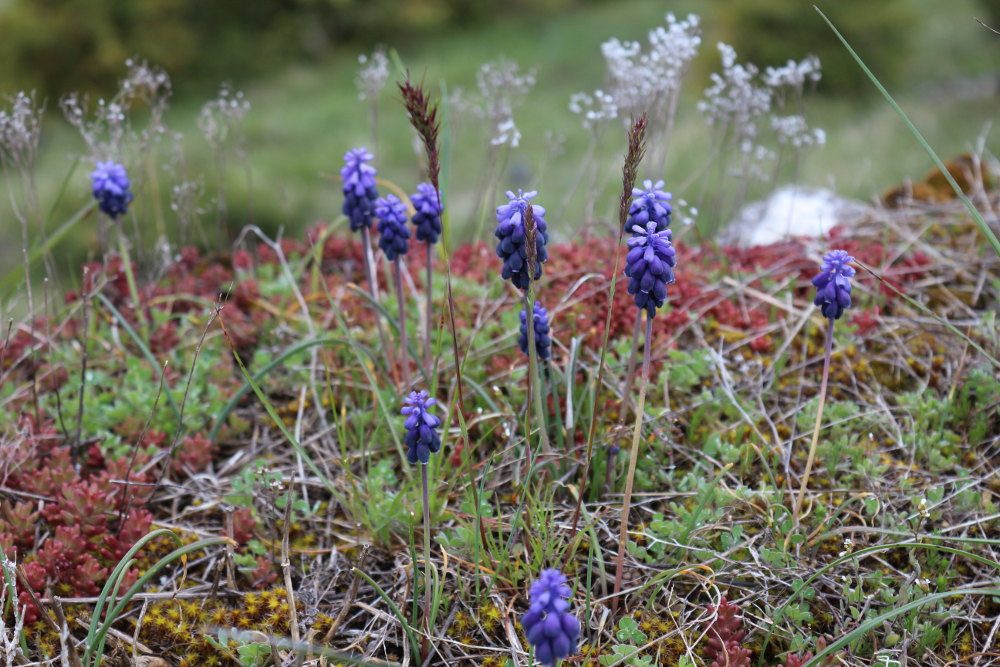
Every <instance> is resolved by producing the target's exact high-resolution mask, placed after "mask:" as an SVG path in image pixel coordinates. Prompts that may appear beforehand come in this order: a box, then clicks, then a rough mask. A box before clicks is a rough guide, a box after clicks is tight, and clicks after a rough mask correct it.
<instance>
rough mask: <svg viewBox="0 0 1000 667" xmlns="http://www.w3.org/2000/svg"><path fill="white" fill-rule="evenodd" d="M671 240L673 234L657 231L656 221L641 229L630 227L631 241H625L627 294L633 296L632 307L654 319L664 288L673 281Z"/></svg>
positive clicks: (667, 231)
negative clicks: (626, 251) (626, 244)
mask: <svg viewBox="0 0 1000 667" xmlns="http://www.w3.org/2000/svg"><path fill="white" fill-rule="evenodd" d="M672 238H673V232H671V231H670V230H669V229H664V230H662V231H657V223H656V221H654V220H650V221H649V222H647V223H646V225H645V227H642V226H640V225H635V226H634V227H632V238H630V239H629V240H628V247H629V251H628V255H627V256H626V258H625V275H626V277H628V279H629V281H628V293H629V294H632V295H633V296H635V305H636V306H638V307H639V308H643V309H645V310H646V313H647V314H648V315H649V317H654V316H655V315H656V309H657V308H660V307H661V306H663V302H664V301H665V300H666V298H667V285H670V284H672V283H673V282H674V267H675V266H677V259H676V257H675V254H676V253H675V251H674V246H673V244H672V243H671V242H670V241H671V239H672Z"/></svg>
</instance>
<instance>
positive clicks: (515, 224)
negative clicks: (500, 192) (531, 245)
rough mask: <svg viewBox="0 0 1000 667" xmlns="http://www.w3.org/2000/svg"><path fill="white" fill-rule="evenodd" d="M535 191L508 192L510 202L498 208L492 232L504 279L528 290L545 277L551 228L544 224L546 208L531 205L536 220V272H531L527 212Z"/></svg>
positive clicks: (535, 193)
mask: <svg viewBox="0 0 1000 667" xmlns="http://www.w3.org/2000/svg"><path fill="white" fill-rule="evenodd" d="M537 194H538V193H537V192H535V191H531V192H522V191H521V190H518V191H517V194H514V192H513V191H511V190H508V191H507V199H509V200H510V201H509V202H508V203H506V204H502V205H501V206H498V207H497V228H496V231H495V232H494V233H493V235H494V236H496V237H497V257H499V258H500V259H502V260H503V269H502V270H501V275H502V276H503V278H504V280H510V281H511V282H512V283H514V286H515V287H517V288H518V289H522V290H526V289H528V283H529V282H531V281H532V280H538V279H539V278H541V277H542V264H543V263H544V262H545V261H547V260H548V258H549V255H548V252H547V251H546V249H545V245H546V244H547V243H548V242H549V234H548V228H547V227H546V225H545V207H543V206H538V205H536V204H532V205H531V213H532V217H533V218H534V220H535V255H536V263H535V275H534V276H530V277H529V275H528V248H527V233H526V231H525V228H524V217H525V211H526V210H527V208H528V203H529V201H530V200H531V198H532V197H534V196H535V195H537Z"/></svg>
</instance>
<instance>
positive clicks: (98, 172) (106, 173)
mask: <svg viewBox="0 0 1000 667" xmlns="http://www.w3.org/2000/svg"><path fill="white" fill-rule="evenodd" d="M90 181H91V183H92V184H93V188H94V199H96V200H97V202H98V204H97V206H98V208H100V209H101V212H103V213H104V214H105V215H106V216H108V217H109V218H111V219H112V220H114V219H115V218H117V217H118V216H119V215H124V213H125V212H126V211H127V210H128V205H129V202H131V201H132V193H131V191H129V188H130V187H131V186H132V183H131V182H130V181H129V179H128V174H127V173H126V172H125V167H124V166H123V165H121V164H119V163H117V162H114V161H112V160H108V161H107V162H98V163H97V168H96V169H94V171H92V172H91V173H90Z"/></svg>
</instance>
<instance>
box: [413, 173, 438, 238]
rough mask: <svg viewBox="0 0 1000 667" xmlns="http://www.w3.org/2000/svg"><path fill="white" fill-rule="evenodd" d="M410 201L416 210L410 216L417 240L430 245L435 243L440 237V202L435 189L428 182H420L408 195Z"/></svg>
mask: <svg viewBox="0 0 1000 667" xmlns="http://www.w3.org/2000/svg"><path fill="white" fill-rule="evenodd" d="M410 203H412V204H413V208H414V209H416V211H417V212H416V213H415V214H414V215H413V218H412V222H413V226H414V227H416V228H417V240H418V241H423V242H424V243H429V244H431V245H433V244H435V243H437V242H438V239H439V238H440V237H441V202H440V199H439V198H438V193H437V190H435V189H434V186H433V185H431V184H430V183H421V184H419V185H418V186H417V191H416V192H415V193H414V194H412V195H410Z"/></svg>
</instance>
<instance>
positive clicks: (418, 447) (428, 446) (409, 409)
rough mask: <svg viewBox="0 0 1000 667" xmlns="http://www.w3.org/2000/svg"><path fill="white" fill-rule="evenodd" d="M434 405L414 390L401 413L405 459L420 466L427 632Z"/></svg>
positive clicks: (436, 441)
mask: <svg viewBox="0 0 1000 667" xmlns="http://www.w3.org/2000/svg"><path fill="white" fill-rule="evenodd" d="M436 403H437V400H435V399H433V398H431V397H430V395H429V394H428V393H427V392H426V391H413V392H410V394H409V395H408V396H407V397H406V400H405V405H404V406H403V408H402V410H400V412H401V413H402V414H403V415H405V416H406V422H404V424H403V427H404V428H405V429H406V447H407V450H406V460H407V461H409V462H410V463H411V464H414V465H416V464H417V463H419V464H420V468H421V471H420V478H421V484H422V498H423V504H424V628H425V629H426V630H427V632H428V634H429V633H430V622H431V621H430V618H431V509H430V505H431V503H430V490H429V489H430V485H429V484H428V481H427V464H428V463H429V462H430V457H431V454H434V453H437V452H438V451H440V450H441V436H439V435H438V432H437V428H438V427H439V426H440V425H441V419H440V418H439V417H438V416H437V415H432V414H431V413H430V412H428V410H429V409H430V408H431V407H432V406H434V405H435V404H436Z"/></svg>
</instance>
